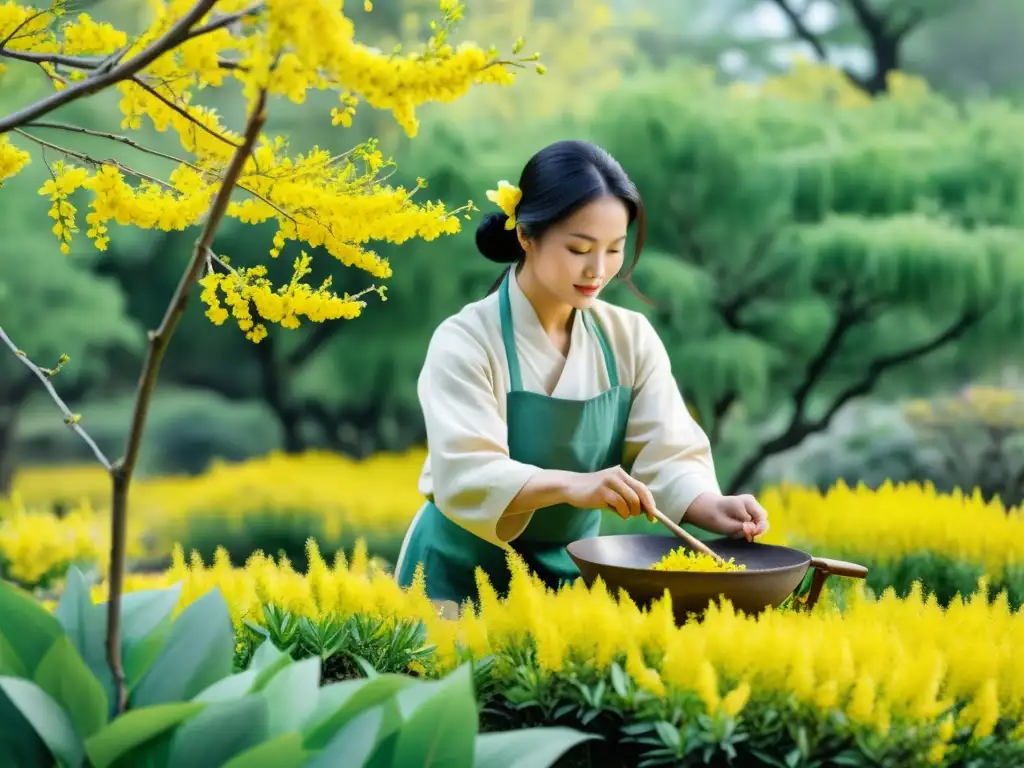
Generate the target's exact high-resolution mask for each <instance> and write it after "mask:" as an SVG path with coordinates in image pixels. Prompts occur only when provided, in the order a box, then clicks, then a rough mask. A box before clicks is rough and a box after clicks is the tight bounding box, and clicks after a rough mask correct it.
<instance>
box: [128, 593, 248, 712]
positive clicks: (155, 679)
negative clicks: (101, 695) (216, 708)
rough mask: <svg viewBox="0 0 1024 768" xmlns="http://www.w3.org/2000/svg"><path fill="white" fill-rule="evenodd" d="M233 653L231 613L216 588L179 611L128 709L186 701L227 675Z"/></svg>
mask: <svg viewBox="0 0 1024 768" xmlns="http://www.w3.org/2000/svg"><path fill="white" fill-rule="evenodd" d="M234 654H235V632H234V629H233V627H232V626H231V615H230V613H229V612H228V606H227V603H225V602H224V598H223V597H222V596H221V594H220V590H218V589H216V588H215V589H212V590H210V591H209V592H207V593H206V594H205V595H203V596H202V597H200V598H199V599H198V600H196V601H195V602H194V603H192V604H191V605H190V606H188V607H187V608H186V609H185V610H184V611H182V612H181V613H180V614H179V615H178V618H177V619H176V620H175V621H174V624H173V625H172V626H171V631H170V632H169V633H168V635H167V640H166V642H165V643H164V647H163V648H162V649H161V651H160V655H159V656H157V658H156V661H154V662H153V664H152V665H151V666H150V667H149V669H148V670H147V671H146V674H145V676H143V678H142V679H141V680H140V681H139V684H138V685H137V686H136V687H135V690H134V691H133V692H132V695H131V703H132V707H133V708H134V707H143V706H149V705H153V704H163V703H167V702H171V701H187V700H189V699H191V698H192V697H193V696H195V695H196V694H198V693H199V692H200V691H202V690H203V689H204V688H207V687H209V686H210V685H212V684H213V683H215V682H217V681H218V680H221V679H223V678H225V677H227V676H228V675H229V674H231V666H232V663H233V661H234Z"/></svg>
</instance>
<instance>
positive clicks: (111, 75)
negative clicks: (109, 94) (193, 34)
mask: <svg viewBox="0 0 1024 768" xmlns="http://www.w3.org/2000/svg"><path fill="white" fill-rule="evenodd" d="M215 2H216V0H197V2H196V4H195V5H194V6H192V7H191V8H190V9H189V10H188V12H187V13H186V14H184V15H183V16H182V17H181V18H180V19H178V21H176V22H175V23H174V25H173V26H172V27H171V28H170V29H168V30H167V32H165V33H164V34H163V35H162V36H161V37H160V38H158V39H157V40H154V41H153V42H152V43H151V44H150V45H149V46H148V47H146V48H144V49H143V50H142V51H140V52H139V54H138V55H137V56H135V57H133V58H131V59H129V60H128V61H127V62H125V63H124V64H120V65H118V66H116V67H114V68H112V69H111V70H110V71H108V72H104V73H103V74H100V75H97V76H96V77H90V78H88V79H86V80H83V81H81V82H78V83H75V84H74V85H71V86H69V87H67V88H64V89H62V90H60V91H56V92H54V93H52V94H50V95H49V96H47V97H45V98H43V99H40V100H39V101H37V102H36V103H35V104H30V105H29V106H27V107H25V108H24V109H19V110H18V111H17V112H12V113H11V114H9V115H7V116H5V117H0V134H3V133H7V132H8V131H10V130H11V129H13V128H17V127H18V126H19V125H22V124H23V123H27V122H30V121H32V120H36V119H37V118H40V117H42V116H43V115H46V114H48V113H50V112H52V111H53V110H55V109H58V108H59V107H63V106H65V105H66V104H70V103H71V102H73V101H78V99H81V98H83V97H85V96H90V95H92V94H94V93H97V92H98V91H102V90H103V89H104V88H106V87H107V86H109V85H113V84H114V83H117V82H120V81H121V80H127V79H130V78H132V77H134V76H135V75H136V74H138V73H139V72H141V71H142V70H143V69H145V68H146V67H148V66H149V65H150V64H152V63H153V62H154V61H156V60H157V59H158V58H160V57H161V56H162V55H163V54H165V53H167V51H169V50H170V49H172V48H174V47H175V46H177V45H179V44H180V43H181V42H182V41H183V40H185V39H187V38H188V35H189V32H190V30H191V29H192V27H193V26H194V25H195V24H196V23H197V22H198V21H199V20H200V19H201V18H203V16H205V15H206V14H207V13H208V12H209V11H210V9H211V8H212V7H213V5H214V3H215Z"/></svg>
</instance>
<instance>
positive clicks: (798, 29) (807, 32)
mask: <svg viewBox="0 0 1024 768" xmlns="http://www.w3.org/2000/svg"><path fill="white" fill-rule="evenodd" d="M774 2H775V6H776V7H777V8H778V9H779V10H780V11H782V14H783V15H784V16H785V17H786V19H788V21H789V23H790V26H792V27H793V32H794V34H796V36H797V37H798V38H800V39H801V40H803V41H804V42H805V43H807V44H808V45H809V46H811V48H813V49H814V52H815V53H816V54H817V56H818V58H819V59H821V60H822V61H828V51H827V50H825V44H824V43H822V42H821V39H820V38H819V37H818V36H817V35H816V34H815V33H814V32H812V31H811V28H810V27H808V26H807V24H805V23H804V19H803V16H802V15H800V14H799V13H797V11H796V9H795V8H794V7H793V6H792V5H790V3H789V0H774Z"/></svg>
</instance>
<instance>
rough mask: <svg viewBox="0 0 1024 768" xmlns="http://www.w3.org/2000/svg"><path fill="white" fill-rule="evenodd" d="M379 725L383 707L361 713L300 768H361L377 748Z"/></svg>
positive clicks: (381, 720)
mask: <svg viewBox="0 0 1024 768" xmlns="http://www.w3.org/2000/svg"><path fill="white" fill-rule="evenodd" d="M383 722H384V707H383V705H380V706H376V707H371V708H370V709H367V710H363V711H362V712H361V713H359V715H357V716H356V717H354V718H352V720H350V721H349V722H348V724H347V725H346V726H345V727H343V728H342V729H341V730H339V731H338V732H337V733H336V734H335V735H334V738H332V739H331V740H330V742H328V744H327V746H326V747H325V748H324V750H323V752H321V753H320V754H319V755H317V757H316V759H314V760H311V761H310V762H309V763H307V764H306V765H305V766H304V768H335V766H340V765H343V766H345V768H364V767H365V766H366V763H367V761H368V760H369V759H370V755H371V754H373V750H374V747H376V746H377V743H378V739H379V736H380V730H381V724H382V723H383Z"/></svg>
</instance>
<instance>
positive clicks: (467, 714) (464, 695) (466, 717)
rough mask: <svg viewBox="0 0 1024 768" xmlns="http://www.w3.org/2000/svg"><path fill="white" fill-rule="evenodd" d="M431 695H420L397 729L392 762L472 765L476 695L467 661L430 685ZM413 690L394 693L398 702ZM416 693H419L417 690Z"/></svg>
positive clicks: (422, 764)
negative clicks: (417, 701) (399, 729)
mask: <svg viewBox="0 0 1024 768" xmlns="http://www.w3.org/2000/svg"><path fill="white" fill-rule="evenodd" d="M431 688H433V690H434V695H433V696H431V697H430V698H429V699H428V700H426V701H423V700H422V699H420V701H419V705H418V707H417V708H416V709H415V710H414V711H413V712H412V714H411V715H410V716H409V717H408V718H407V719H406V722H405V725H403V726H402V730H401V731H399V733H398V743H397V745H396V747H395V756H394V761H393V762H394V764H395V765H401V766H404V765H415V766H424V768H426V767H427V766H436V767H437V768H442V767H443V766H448V765H472V764H473V745H474V742H475V740H476V733H477V710H476V695H475V693H474V691H473V678H472V673H471V671H470V665H469V664H463V665H462V666H461V667H459V668H458V669H456V670H455V671H454V672H452V673H451V674H450V675H448V676H447V677H445V678H444V679H443V680H439V681H437V682H436V683H433V684H432V685H431ZM412 693H413V691H412V690H408V691H402V692H401V693H400V694H398V696H397V697H396V699H397V701H398V702H399V706H401V704H400V702H401V699H402V697H403V696H408V695H410V694H412ZM416 693H419V692H418V691H417V692H416Z"/></svg>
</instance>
